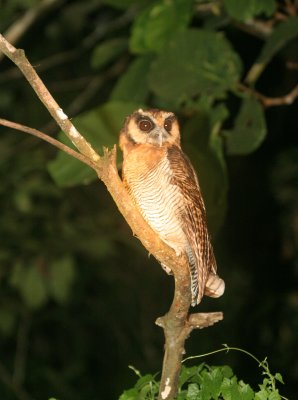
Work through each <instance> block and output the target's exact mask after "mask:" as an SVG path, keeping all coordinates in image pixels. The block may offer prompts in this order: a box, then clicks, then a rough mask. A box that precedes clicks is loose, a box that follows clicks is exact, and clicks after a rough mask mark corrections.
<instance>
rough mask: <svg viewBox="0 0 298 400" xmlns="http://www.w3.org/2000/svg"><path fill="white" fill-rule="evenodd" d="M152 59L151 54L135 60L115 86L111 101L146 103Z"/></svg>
mask: <svg viewBox="0 0 298 400" xmlns="http://www.w3.org/2000/svg"><path fill="white" fill-rule="evenodd" d="M151 61H152V56H150V55H149V56H148V55H146V56H143V57H139V58H137V59H136V60H134V61H133V62H132V63H131V64H130V66H129V68H128V70H127V71H126V72H125V73H124V74H123V75H122V76H121V77H120V79H119V80H118V82H117V83H116V85H115V86H114V89H113V91H112V94H111V101H129V102H134V103H145V102H146V98H147V96H148V94H149V88H148V79H147V76H148V72H149V69H150V65H151Z"/></svg>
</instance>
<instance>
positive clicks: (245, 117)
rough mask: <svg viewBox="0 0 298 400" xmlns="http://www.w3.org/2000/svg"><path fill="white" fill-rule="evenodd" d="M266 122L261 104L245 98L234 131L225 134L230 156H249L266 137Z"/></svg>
mask: <svg viewBox="0 0 298 400" xmlns="http://www.w3.org/2000/svg"><path fill="white" fill-rule="evenodd" d="M266 133H267V129H266V121H265V117H264V112H263V109H262V106H261V105H260V103H259V102H258V101H257V100H256V99H254V98H253V97H248V98H244V99H243V101H242V105H241V108H240V111H239V113H238V115H237V117H236V120H235V123H234V127H233V129H232V130H227V131H225V132H224V136H225V137H226V148H227V152H228V154H242V155H243V154H249V153H251V152H253V151H255V150H256V149H257V148H258V147H259V146H260V145H261V143H262V142H263V140H264V139H265V137H266Z"/></svg>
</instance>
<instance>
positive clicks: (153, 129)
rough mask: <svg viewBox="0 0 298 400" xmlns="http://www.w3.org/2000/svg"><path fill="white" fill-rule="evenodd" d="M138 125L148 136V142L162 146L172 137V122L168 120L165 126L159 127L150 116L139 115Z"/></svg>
mask: <svg viewBox="0 0 298 400" xmlns="http://www.w3.org/2000/svg"><path fill="white" fill-rule="evenodd" d="M137 125H138V127H139V129H140V131H141V132H142V133H144V134H145V135H146V142H147V143H151V144H155V145H156V144H157V145H159V146H162V145H163V143H164V142H166V141H167V140H168V138H169V137H170V136H171V133H170V131H171V128H172V122H171V120H169V119H167V120H166V121H165V123H164V126H159V125H158V124H157V123H156V122H155V121H153V120H152V119H151V118H150V117H149V116H147V115H142V114H139V115H138V118H137Z"/></svg>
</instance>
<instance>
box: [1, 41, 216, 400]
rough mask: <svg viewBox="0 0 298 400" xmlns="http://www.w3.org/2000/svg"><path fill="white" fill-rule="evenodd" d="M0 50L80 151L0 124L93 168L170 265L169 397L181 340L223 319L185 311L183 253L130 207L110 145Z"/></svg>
mask: <svg viewBox="0 0 298 400" xmlns="http://www.w3.org/2000/svg"><path fill="white" fill-rule="evenodd" d="M0 50H1V51H3V53H4V54H6V56H7V57H9V58H10V59H11V60H12V61H13V62H14V63H15V64H16V65H17V66H18V68H19V69H20V70H21V71H22V73H23V74H24V76H25V77H26V79H27V80H28V82H29V83H30V85H31V86H32V88H33V89H34V91H35V92H36V94H37V96H38V97H39V98H40V100H41V101H42V103H43V104H44V105H45V107H46V108H47V110H48V111H49V112H50V114H51V115H52V117H53V118H54V119H55V121H56V122H57V124H58V125H59V126H60V127H61V129H62V130H63V131H64V133H65V134H66V135H67V136H68V137H69V139H70V140H71V141H72V142H73V143H74V145H75V146H76V147H77V149H78V151H79V152H80V153H81V154H79V153H77V152H75V151H74V150H72V149H70V148H68V147H67V146H64V145H62V143H60V142H58V141H57V140H55V139H53V138H51V137H49V136H48V135H46V134H44V133H42V132H40V131H37V130H36V129H33V128H29V127H25V126H23V125H20V124H16V123H13V122H11V121H7V120H3V119H2V120H1V119H0V124H1V125H5V126H7V127H10V128H13V129H17V130H21V131H23V132H26V133H30V134H33V135H35V136H38V137H39V138H41V139H42V140H46V141H47V142H49V143H51V144H52V145H54V146H56V147H57V148H59V149H60V150H62V151H65V152H67V153H68V154H70V155H72V156H74V157H76V158H78V159H80V161H82V162H84V163H86V164H88V165H89V166H90V167H91V168H93V169H94V170H95V171H96V173H97V175H98V177H99V179H101V180H102V181H103V182H104V183H105V185H106V187H107V189H108V191H109V192H110V194H111V196H112V198H113V199H114V201H115V203H116V205H117V207H118V209H119V211H120V212H121V214H122V215H123V217H124V218H125V220H126V221H127V223H128V224H129V226H130V227H131V229H132V231H133V233H134V235H135V236H137V237H138V238H139V240H140V241H141V242H142V244H143V245H144V247H145V248H146V249H147V251H148V252H149V253H150V254H152V255H153V256H154V257H155V258H156V259H157V260H158V261H159V262H161V263H163V264H165V265H167V266H168V267H169V268H171V270H172V272H173V274H174V278H175V294H174V300H173V303H172V305H171V308H170V310H169V312H168V313H167V314H166V315H165V316H163V317H160V318H158V319H157V321H156V323H157V325H159V326H161V327H162V328H163V329H164V334H165V356H164V362H163V372H162V377H161V384H160V394H159V398H160V399H162V400H166V399H167V400H169V399H173V398H175V396H176V394H177V384H178V378H179V373H180V369H181V359H182V355H183V353H184V343H185V340H186V338H187V337H188V335H189V334H190V332H191V331H192V329H195V328H204V327H208V326H210V325H212V324H214V323H215V322H217V321H219V320H221V319H222V318H223V316H222V313H208V314H205V313H204V314H192V315H189V308H190V303H191V289H190V276H189V270H188V263H187V260H186V257H185V256H184V255H183V256H181V257H177V256H176V254H175V252H174V251H173V250H172V249H171V248H170V247H168V246H167V245H166V244H165V243H164V242H162V241H161V240H160V238H159V236H158V235H157V234H156V233H155V232H154V231H153V230H152V229H151V228H150V227H149V225H148V224H147V223H146V221H145V220H144V219H143V217H142V216H141V214H140V213H139V212H138V210H136V207H135V206H134V204H133V202H132V201H131V198H130V196H129V194H128V192H127V191H126V189H125V187H124V185H123V182H122V181H121V179H120V177H119V174H118V170H117V166H116V147H114V149H113V150H111V151H110V150H108V149H104V155H103V157H100V156H99V155H98V154H97V153H96V151H95V150H94V149H93V148H92V146H91V144H90V143H88V142H87V141H86V140H85V138H84V137H83V136H82V135H81V134H80V133H79V132H78V130H77V129H76V128H75V126H74V125H73V124H72V122H71V121H70V120H69V118H68V117H67V115H65V113H64V112H63V110H62V108H61V107H60V106H59V105H58V104H57V103H56V101H55V100H54V98H53V97H52V96H51V94H50V93H49V91H48V90H47V88H46V87H45V85H44V84H43V82H42V81H41V79H40V78H39V76H38V75H37V73H36V71H35V70H34V68H33V67H32V65H31V64H30V63H29V61H28V59H27V58H26V57H25V53H24V51H23V50H19V49H16V48H15V47H14V46H12V45H11V44H10V43H8V42H7V40H5V38H4V37H3V36H2V35H0Z"/></svg>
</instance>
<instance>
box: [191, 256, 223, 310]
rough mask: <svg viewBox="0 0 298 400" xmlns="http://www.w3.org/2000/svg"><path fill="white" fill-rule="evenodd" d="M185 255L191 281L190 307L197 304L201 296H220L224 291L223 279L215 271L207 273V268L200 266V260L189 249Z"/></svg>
mask: <svg viewBox="0 0 298 400" xmlns="http://www.w3.org/2000/svg"><path fill="white" fill-rule="evenodd" d="M186 254H187V257H188V262H189V270H190V279H191V305H192V306H195V305H197V304H199V303H200V302H201V299H202V297H203V295H206V296H209V297H220V296H222V295H223V293H224V291H225V283H224V281H223V279H221V278H220V277H219V276H218V275H217V274H216V273H215V271H214V272H213V271H210V272H209V268H208V266H204V265H200V259H199V258H198V257H197V256H196V255H195V254H194V253H193V251H192V249H191V248H188V249H187V251H186ZM214 262H215V259H214ZM214 265H215V264H214ZM215 268H216V266H215Z"/></svg>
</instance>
